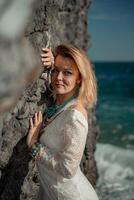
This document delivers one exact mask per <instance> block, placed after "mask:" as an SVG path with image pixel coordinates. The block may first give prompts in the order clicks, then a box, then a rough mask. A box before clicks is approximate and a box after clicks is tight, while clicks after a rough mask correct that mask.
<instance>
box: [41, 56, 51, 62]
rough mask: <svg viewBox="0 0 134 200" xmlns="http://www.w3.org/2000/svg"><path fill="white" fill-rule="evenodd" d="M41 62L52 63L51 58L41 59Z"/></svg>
mask: <svg viewBox="0 0 134 200" xmlns="http://www.w3.org/2000/svg"><path fill="white" fill-rule="evenodd" d="M41 61H43V62H50V61H51V58H50V57H47V58H41Z"/></svg>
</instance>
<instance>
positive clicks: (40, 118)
mask: <svg viewBox="0 0 134 200" xmlns="http://www.w3.org/2000/svg"><path fill="white" fill-rule="evenodd" d="M39 121H40V122H42V113H41V111H39Z"/></svg>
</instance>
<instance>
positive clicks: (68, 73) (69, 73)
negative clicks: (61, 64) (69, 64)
mask: <svg viewBox="0 0 134 200" xmlns="http://www.w3.org/2000/svg"><path fill="white" fill-rule="evenodd" d="M64 74H65V75H71V74H72V73H71V72H70V71H65V72H64Z"/></svg>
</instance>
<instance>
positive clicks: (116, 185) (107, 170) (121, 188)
mask: <svg viewBox="0 0 134 200" xmlns="http://www.w3.org/2000/svg"><path fill="white" fill-rule="evenodd" d="M133 155H134V150H129V149H121V148H119V147H116V146H113V145H110V144H100V143H99V144H97V148H96V152H95V158H96V161H97V167H98V172H99V180H98V183H97V187H96V190H97V193H98V196H99V199H100V200H113V199H114V200H122V199H123V200H134V198H133V196H134V195H133V189H134V156H133Z"/></svg>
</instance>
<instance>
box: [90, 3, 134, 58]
mask: <svg viewBox="0 0 134 200" xmlns="http://www.w3.org/2000/svg"><path fill="white" fill-rule="evenodd" d="M88 32H89V34H90V37H91V40H90V41H91V46H90V48H89V56H90V58H91V60H93V61H134V0H92V4H91V6H90V8H89V12H88Z"/></svg>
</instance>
